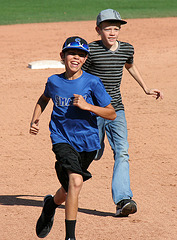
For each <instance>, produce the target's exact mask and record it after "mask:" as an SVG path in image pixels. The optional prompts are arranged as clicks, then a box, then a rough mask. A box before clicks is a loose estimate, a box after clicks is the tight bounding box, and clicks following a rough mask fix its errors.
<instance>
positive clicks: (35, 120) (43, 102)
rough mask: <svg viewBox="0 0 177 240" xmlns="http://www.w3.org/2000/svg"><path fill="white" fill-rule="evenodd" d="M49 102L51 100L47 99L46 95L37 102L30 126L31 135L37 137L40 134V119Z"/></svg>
mask: <svg viewBox="0 0 177 240" xmlns="http://www.w3.org/2000/svg"><path fill="white" fill-rule="evenodd" d="M49 100H50V98H47V97H46V96H45V95H44V94H42V95H41V96H40V98H39V100H38V101H37V103H36V106H35V109H34V112H33V117H32V119H31V124H30V130H29V132H30V133H31V134H34V135H36V134H37V133H38V132H39V126H38V125H39V117H40V115H41V113H42V112H43V111H44V109H45V107H46V106H47V104H48V102H49Z"/></svg>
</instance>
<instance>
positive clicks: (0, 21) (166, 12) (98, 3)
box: [0, 0, 177, 25]
mask: <svg viewBox="0 0 177 240" xmlns="http://www.w3.org/2000/svg"><path fill="white" fill-rule="evenodd" d="M106 8H112V9H115V10H117V11H119V12H120V14H121V16H122V18H125V19H128V18H144V17H147V18H149V17H175V16H177V0H87V1H86V0H72V1H71V0H0V25H6V24H18V23H34V22H35V23H38V22H59V21H79V20H95V19H96V16H97V15H98V13H99V12H100V11H101V10H103V9H106Z"/></svg>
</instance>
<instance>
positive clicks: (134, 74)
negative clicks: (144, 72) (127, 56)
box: [125, 63, 163, 99]
mask: <svg viewBox="0 0 177 240" xmlns="http://www.w3.org/2000/svg"><path fill="white" fill-rule="evenodd" d="M125 68H126V69H127V70H128V72H129V73H130V74H131V76H132V77H133V78H134V79H135V80H136V81H137V82H138V84H139V85H140V86H141V87H142V89H143V90H144V92H145V93H146V94H148V95H153V96H154V97H155V98H156V99H158V98H159V97H160V98H161V99H163V93H162V91H160V90H158V89H150V88H148V87H147V85H146V84H145V82H144V80H143V78H142V77H141V75H140V73H139V71H138V69H137V67H136V66H135V65H134V64H128V63H126V64H125Z"/></svg>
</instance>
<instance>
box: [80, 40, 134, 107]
mask: <svg viewBox="0 0 177 240" xmlns="http://www.w3.org/2000/svg"><path fill="white" fill-rule="evenodd" d="M118 43H119V46H118V48H117V50H116V51H114V52H113V51H111V50H109V49H107V48H106V47H105V46H104V45H103V44H102V41H94V42H92V43H90V44H89V48H90V54H89V56H88V59H87V61H86V62H85V64H84V65H83V67H82V69H83V70H85V71H87V72H89V73H91V74H93V75H96V76H98V77H99V78H100V79H101V80H102V82H103V84H104V86H105V89H106V91H107V92H108V93H109V95H110V96H111V97H112V102H111V103H112V105H113V107H114V108H115V110H116V111H118V110H124V105H123V103H122V97H121V93H120V84H121V80H122V75H123V67H124V65H125V63H129V64H132V63H133V55H134V48H133V46H132V45H131V44H129V43H125V42H120V41H119V42H118Z"/></svg>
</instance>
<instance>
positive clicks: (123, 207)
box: [115, 199, 137, 217]
mask: <svg viewBox="0 0 177 240" xmlns="http://www.w3.org/2000/svg"><path fill="white" fill-rule="evenodd" d="M136 211H137V205H136V202H135V201H133V200H131V199H123V200H121V201H120V202H118V204H117V207H116V214H115V216H116V217H128V215H129V214H133V213H136Z"/></svg>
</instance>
